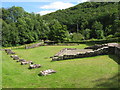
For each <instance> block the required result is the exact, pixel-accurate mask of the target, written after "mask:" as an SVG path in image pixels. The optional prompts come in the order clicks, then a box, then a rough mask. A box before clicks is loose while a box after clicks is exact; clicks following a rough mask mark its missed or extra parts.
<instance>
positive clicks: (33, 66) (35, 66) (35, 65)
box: [29, 64, 41, 69]
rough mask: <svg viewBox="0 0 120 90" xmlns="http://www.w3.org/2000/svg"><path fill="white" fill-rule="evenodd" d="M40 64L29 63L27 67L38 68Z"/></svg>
mask: <svg viewBox="0 0 120 90" xmlns="http://www.w3.org/2000/svg"><path fill="white" fill-rule="evenodd" d="M40 67H41V65H40V64H34V65H29V69H34V68H40Z"/></svg>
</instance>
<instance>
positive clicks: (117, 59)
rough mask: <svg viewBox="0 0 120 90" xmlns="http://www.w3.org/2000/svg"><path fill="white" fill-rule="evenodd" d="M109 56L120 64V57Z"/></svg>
mask: <svg viewBox="0 0 120 90" xmlns="http://www.w3.org/2000/svg"><path fill="white" fill-rule="evenodd" d="M109 58H111V59H113V60H114V61H115V62H116V63H117V64H118V65H120V58H118V57H117V56H116V55H111V54H110V55H109Z"/></svg>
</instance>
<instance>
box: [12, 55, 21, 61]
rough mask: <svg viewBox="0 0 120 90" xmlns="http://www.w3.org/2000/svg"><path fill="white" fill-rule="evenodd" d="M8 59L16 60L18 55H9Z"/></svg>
mask: <svg viewBox="0 0 120 90" xmlns="http://www.w3.org/2000/svg"><path fill="white" fill-rule="evenodd" d="M10 57H11V58H13V60H18V59H19V57H18V55H11V56H10Z"/></svg>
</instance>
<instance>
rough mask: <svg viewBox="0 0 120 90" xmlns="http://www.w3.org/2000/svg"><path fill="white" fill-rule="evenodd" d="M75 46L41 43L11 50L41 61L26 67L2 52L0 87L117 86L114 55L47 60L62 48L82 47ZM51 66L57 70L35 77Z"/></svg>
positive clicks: (81, 46) (27, 58)
mask: <svg viewBox="0 0 120 90" xmlns="http://www.w3.org/2000/svg"><path fill="white" fill-rule="evenodd" d="M86 46H87V45H85V44H80V45H77V46H41V47H37V48H33V49H27V50H25V49H14V50H13V51H15V52H16V54H17V55H18V56H19V57H21V58H23V59H26V60H32V61H34V63H36V64H41V65H42V67H41V68H38V69H33V70H29V69H28V65H24V66H21V65H20V63H17V62H16V61H15V60H12V58H10V56H9V55H7V54H6V53H5V52H3V53H2V56H3V57H2V70H3V71H2V87H3V88H114V87H118V64H117V61H118V58H117V57H116V56H114V55H103V56H96V57H88V58H78V59H72V60H63V61H55V62H51V58H49V57H50V56H53V55H54V54H55V53H57V52H58V51H59V50H61V49H63V48H84V47H86ZM46 69H54V70H55V71H57V73H55V74H52V75H48V76H38V74H39V72H40V71H41V70H46Z"/></svg>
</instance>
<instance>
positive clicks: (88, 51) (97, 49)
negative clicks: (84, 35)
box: [52, 43, 120, 61]
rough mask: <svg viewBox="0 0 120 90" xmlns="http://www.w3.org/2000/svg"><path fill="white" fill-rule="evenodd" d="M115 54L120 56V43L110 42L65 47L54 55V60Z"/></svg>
mask: <svg viewBox="0 0 120 90" xmlns="http://www.w3.org/2000/svg"><path fill="white" fill-rule="evenodd" d="M106 54H115V55H117V56H118V57H120V44H118V43H108V44H101V45H94V46H90V47H86V48H85V49H76V48H64V49H62V50H61V51H60V52H58V53H57V54H55V55H54V56H53V57H52V61H59V60H65V59H74V58H83V57H92V56H98V55H106Z"/></svg>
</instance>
